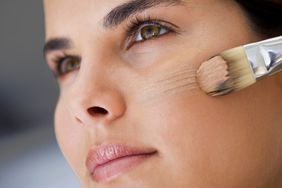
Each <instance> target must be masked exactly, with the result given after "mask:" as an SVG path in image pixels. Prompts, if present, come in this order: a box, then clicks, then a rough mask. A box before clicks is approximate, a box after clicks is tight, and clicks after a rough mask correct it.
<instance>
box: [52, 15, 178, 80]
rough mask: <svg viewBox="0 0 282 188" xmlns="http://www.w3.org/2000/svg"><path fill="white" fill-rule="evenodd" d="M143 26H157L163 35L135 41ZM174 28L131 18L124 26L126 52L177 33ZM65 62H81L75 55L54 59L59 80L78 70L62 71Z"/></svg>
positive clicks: (149, 20) (157, 22) (55, 71)
mask: <svg viewBox="0 0 282 188" xmlns="http://www.w3.org/2000/svg"><path fill="white" fill-rule="evenodd" d="M145 26H157V27H159V29H164V30H166V31H165V33H163V34H159V35H158V36H156V37H154V38H151V39H146V40H136V38H137V37H138V35H140V33H141V30H142V28H144V27H145ZM175 28H178V27H177V26H176V25H174V24H172V23H169V22H166V21H163V20H159V19H152V18H150V17H144V18H141V19H140V18H138V17H135V18H133V19H132V20H131V21H130V23H129V24H128V25H127V26H126V29H125V33H126V41H125V42H126V50H129V49H130V48H131V47H132V46H133V45H134V44H136V43H141V42H145V41H147V40H153V39H157V38H159V37H161V36H163V35H166V34H169V33H178V32H177V31H176V29H175ZM67 60H71V61H76V62H77V63H80V62H81V57H79V56H76V55H68V54H64V55H62V56H58V57H56V58H55V59H54V60H53V62H54V64H55V68H54V69H55V70H54V75H55V77H56V78H61V77H63V76H64V75H66V74H68V73H69V72H71V71H74V70H76V69H79V67H76V68H75V69H73V70H70V71H66V72H64V71H62V66H63V63H64V62H65V61H67Z"/></svg>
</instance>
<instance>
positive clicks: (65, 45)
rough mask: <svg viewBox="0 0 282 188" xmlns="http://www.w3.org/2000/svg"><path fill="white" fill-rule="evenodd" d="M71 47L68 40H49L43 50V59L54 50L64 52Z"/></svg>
mask: <svg viewBox="0 0 282 188" xmlns="http://www.w3.org/2000/svg"><path fill="white" fill-rule="evenodd" d="M71 47H72V42H71V40H70V39H68V38H53V39H49V40H48V41H47V42H46V43H45V45H44V48H43V54H44V57H46V55H47V54H48V53H49V52H51V51H55V50H64V49H69V48H71Z"/></svg>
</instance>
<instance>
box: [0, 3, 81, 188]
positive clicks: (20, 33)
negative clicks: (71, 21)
mask: <svg viewBox="0 0 282 188" xmlns="http://www.w3.org/2000/svg"><path fill="white" fill-rule="evenodd" d="M43 44H44V17H43V5H42V1H41V0H24V1H23V0H1V1H0V65H1V66H0V188H16V187H21V188H50V187H52V188H62V187H67V188H79V187H80V185H79V183H78V180H77V179H76V177H75V176H74V174H73V173H72V171H71V169H70V168H69V166H68V165H67V164H66V162H65V160H64V158H63V156H62V154H61V152H60V151H59V148H58V146H57V143H56V140H55V136H54V130H53V111H54V108H55V104H56V99H57V97H58V88H57V85H56V81H55V79H54V78H53V75H52V74H51V72H50V71H49V70H48V67H47V65H46V63H45V62H44V59H43V55H42V48H43Z"/></svg>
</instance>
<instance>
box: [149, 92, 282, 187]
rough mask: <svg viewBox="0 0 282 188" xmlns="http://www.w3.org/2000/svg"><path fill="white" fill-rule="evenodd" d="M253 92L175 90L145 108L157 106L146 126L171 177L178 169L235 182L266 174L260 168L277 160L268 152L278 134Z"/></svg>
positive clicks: (211, 180) (200, 178)
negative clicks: (213, 93)
mask: <svg viewBox="0 0 282 188" xmlns="http://www.w3.org/2000/svg"><path fill="white" fill-rule="evenodd" d="M252 92H254V90H252V89H251V90H248V91H246V92H242V93H240V94H236V95H233V96H232V97H230V96H226V97H222V98H211V97H207V96H206V95H204V94H202V93H198V95H190V94H183V93H182V94H179V93H178V94H177V95H174V96H171V97H167V98H166V99H165V100H164V99H160V100H159V101H158V102H156V103H154V104H152V106H154V107H153V108H147V109H148V110H149V111H150V114H156V111H157V112H158V113H157V114H158V116H157V117H151V118H149V120H148V121H152V122H151V124H153V125H154V126H155V127H154V128H152V130H150V132H157V133H158V134H156V135H154V139H153V140H154V142H155V143H157V144H158V145H160V148H161V149H160V150H161V151H162V152H163V153H164V154H163V155H164V156H166V160H167V165H168V166H170V167H171V169H173V170H172V171H171V172H170V173H171V174H173V175H172V177H179V178H180V177H181V176H179V172H183V173H184V174H185V176H186V177H190V178H191V182H194V183H195V184H194V185H197V183H199V182H208V183H210V184H214V183H215V182H219V183H222V185H238V187H239V185H240V183H243V182H244V181H248V182H252V183H254V182H257V183H258V184H259V183H261V182H263V180H264V178H265V179H267V178H266V176H265V173H266V172H269V171H272V170H273V169H270V165H269V162H271V163H274V164H275V163H276V164H278V163H277V161H275V160H273V159H272V158H271V156H273V155H275V153H276V152H277V146H278V145H277V142H276V140H275V137H277V135H276V133H275V132H276V131H275V129H273V127H272V125H270V124H269V120H270V119H272V118H273V116H271V112H269V113H265V112H264V110H260V109H259V106H257V99H253V97H252V96H253V95H252ZM262 101H263V100H262ZM262 101H261V102H262ZM151 110H152V111H151ZM154 112H155V113H154ZM147 117H150V115H148V116H147ZM153 129H154V130H153ZM275 135H276V136H275ZM174 170H175V171H174ZM187 172H188V173H189V176H187ZM250 174H251V175H250ZM268 174H271V173H268ZM200 185H201V184H199V186H200ZM218 185H220V184H218Z"/></svg>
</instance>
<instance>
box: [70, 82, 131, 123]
mask: <svg viewBox="0 0 282 188" xmlns="http://www.w3.org/2000/svg"><path fill="white" fill-rule="evenodd" d="M97 80H98V79H96V78H93V77H92V78H91V79H87V78H82V79H80V80H78V81H77V82H76V83H74V85H73V87H72V88H70V90H69V94H68V97H67V98H68V100H67V101H66V103H68V105H67V106H68V110H69V111H70V113H71V116H73V118H74V119H75V120H76V121H78V122H79V123H81V124H83V125H95V124H103V125H106V124H111V122H113V121H114V120H116V119H119V118H120V117H122V116H123V114H124V113H125V110H126V104H125V100H124V97H123V95H122V92H120V91H119V89H117V88H115V87H114V86H111V84H109V83H106V82H105V80H101V79H99V81H97Z"/></svg>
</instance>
